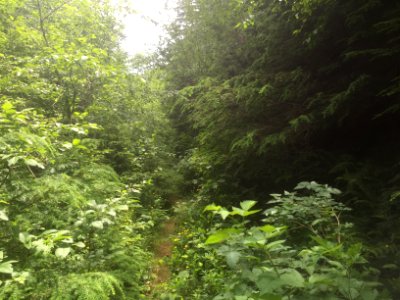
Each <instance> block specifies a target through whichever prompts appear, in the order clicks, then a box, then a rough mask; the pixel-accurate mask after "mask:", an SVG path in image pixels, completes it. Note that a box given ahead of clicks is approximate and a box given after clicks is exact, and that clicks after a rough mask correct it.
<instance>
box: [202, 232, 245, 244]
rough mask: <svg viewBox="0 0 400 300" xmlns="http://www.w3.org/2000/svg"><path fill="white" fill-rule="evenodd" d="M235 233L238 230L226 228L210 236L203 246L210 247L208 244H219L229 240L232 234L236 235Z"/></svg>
mask: <svg viewBox="0 0 400 300" xmlns="http://www.w3.org/2000/svg"><path fill="white" fill-rule="evenodd" d="M237 232H238V230H237V229H234V228H227V229H222V230H219V231H217V232H216V233H214V234H212V235H210V236H209V237H208V239H207V240H206V242H205V244H206V245H210V244H217V243H221V242H222V241H224V240H226V239H227V238H229V237H230V236H231V235H232V234H234V233H237Z"/></svg>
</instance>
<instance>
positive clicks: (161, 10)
mask: <svg viewBox="0 0 400 300" xmlns="http://www.w3.org/2000/svg"><path fill="white" fill-rule="evenodd" d="M127 2H129V3H130V5H131V7H132V8H133V9H134V10H135V11H136V13H134V14H130V15H128V16H126V17H124V18H123V20H122V22H123V23H124V25H125V30H124V34H125V36H126V38H125V40H124V41H123V42H122V48H123V49H124V50H125V51H126V52H128V53H129V54H130V55H132V56H133V55H135V54H138V53H143V54H144V53H150V52H152V51H154V50H155V49H156V48H157V45H158V42H159V40H160V37H162V36H163V35H165V30H164V29H163V27H164V26H165V25H167V24H169V23H171V22H172V21H173V20H174V18H175V16H176V14H175V11H174V8H175V7H176V2H177V0H128V1H127Z"/></svg>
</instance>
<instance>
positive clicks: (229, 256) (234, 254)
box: [225, 251, 241, 268]
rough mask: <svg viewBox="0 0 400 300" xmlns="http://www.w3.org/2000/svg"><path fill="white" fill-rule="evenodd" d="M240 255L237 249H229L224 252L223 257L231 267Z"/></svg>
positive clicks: (234, 265) (235, 263)
mask: <svg viewBox="0 0 400 300" xmlns="http://www.w3.org/2000/svg"><path fill="white" fill-rule="evenodd" d="M240 256H241V254H240V252H238V251H230V252H228V253H226V254H225V257H226V262H227V263H228V266H230V267H231V268H234V267H236V265H237V263H238V262H239V259H240Z"/></svg>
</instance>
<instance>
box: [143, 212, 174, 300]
mask: <svg viewBox="0 0 400 300" xmlns="http://www.w3.org/2000/svg"><path fill="white" fill-rule="evenodd" d="M175 230H176V219H175V218H174V217H170V218H169V219H168V220H167V221H165V222H164V224H163V225H162V227H161V230H160V234H159V239H158V240H157V241H156V242H155V243H154V262H153V266H152V268H151V280H150V283H149V289H150V292H149V295H148V296H149V297H150V299H152V297H153V296H154V293H155V292H156V290H157V286H159V285H161V284H163V283H164V282H167V281H168V280H169V279H170V277H171V271H170V269H169V267H168V266H167V265H166V263H165V262H164V258H166V257H170V256H171V254H172V248H173V246H174V244H173V242H172V235H173V234H174V233H175Z"/></svg>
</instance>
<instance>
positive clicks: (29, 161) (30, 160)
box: [24, 158, 44, 169]
mask: <svg viewBox="0 0 400 300" xmlns="http://www.w3.org/2000/svg"><path fill="white" fill-rule="evenodd" d="M24 161H25V163H26V164H27V165H28V166H31V167H38V168H40V169H44V165H43V164H42V163H40V162H38V161H37V160H36V159H33V158H28V159H25V160H24Z"/></svg>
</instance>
